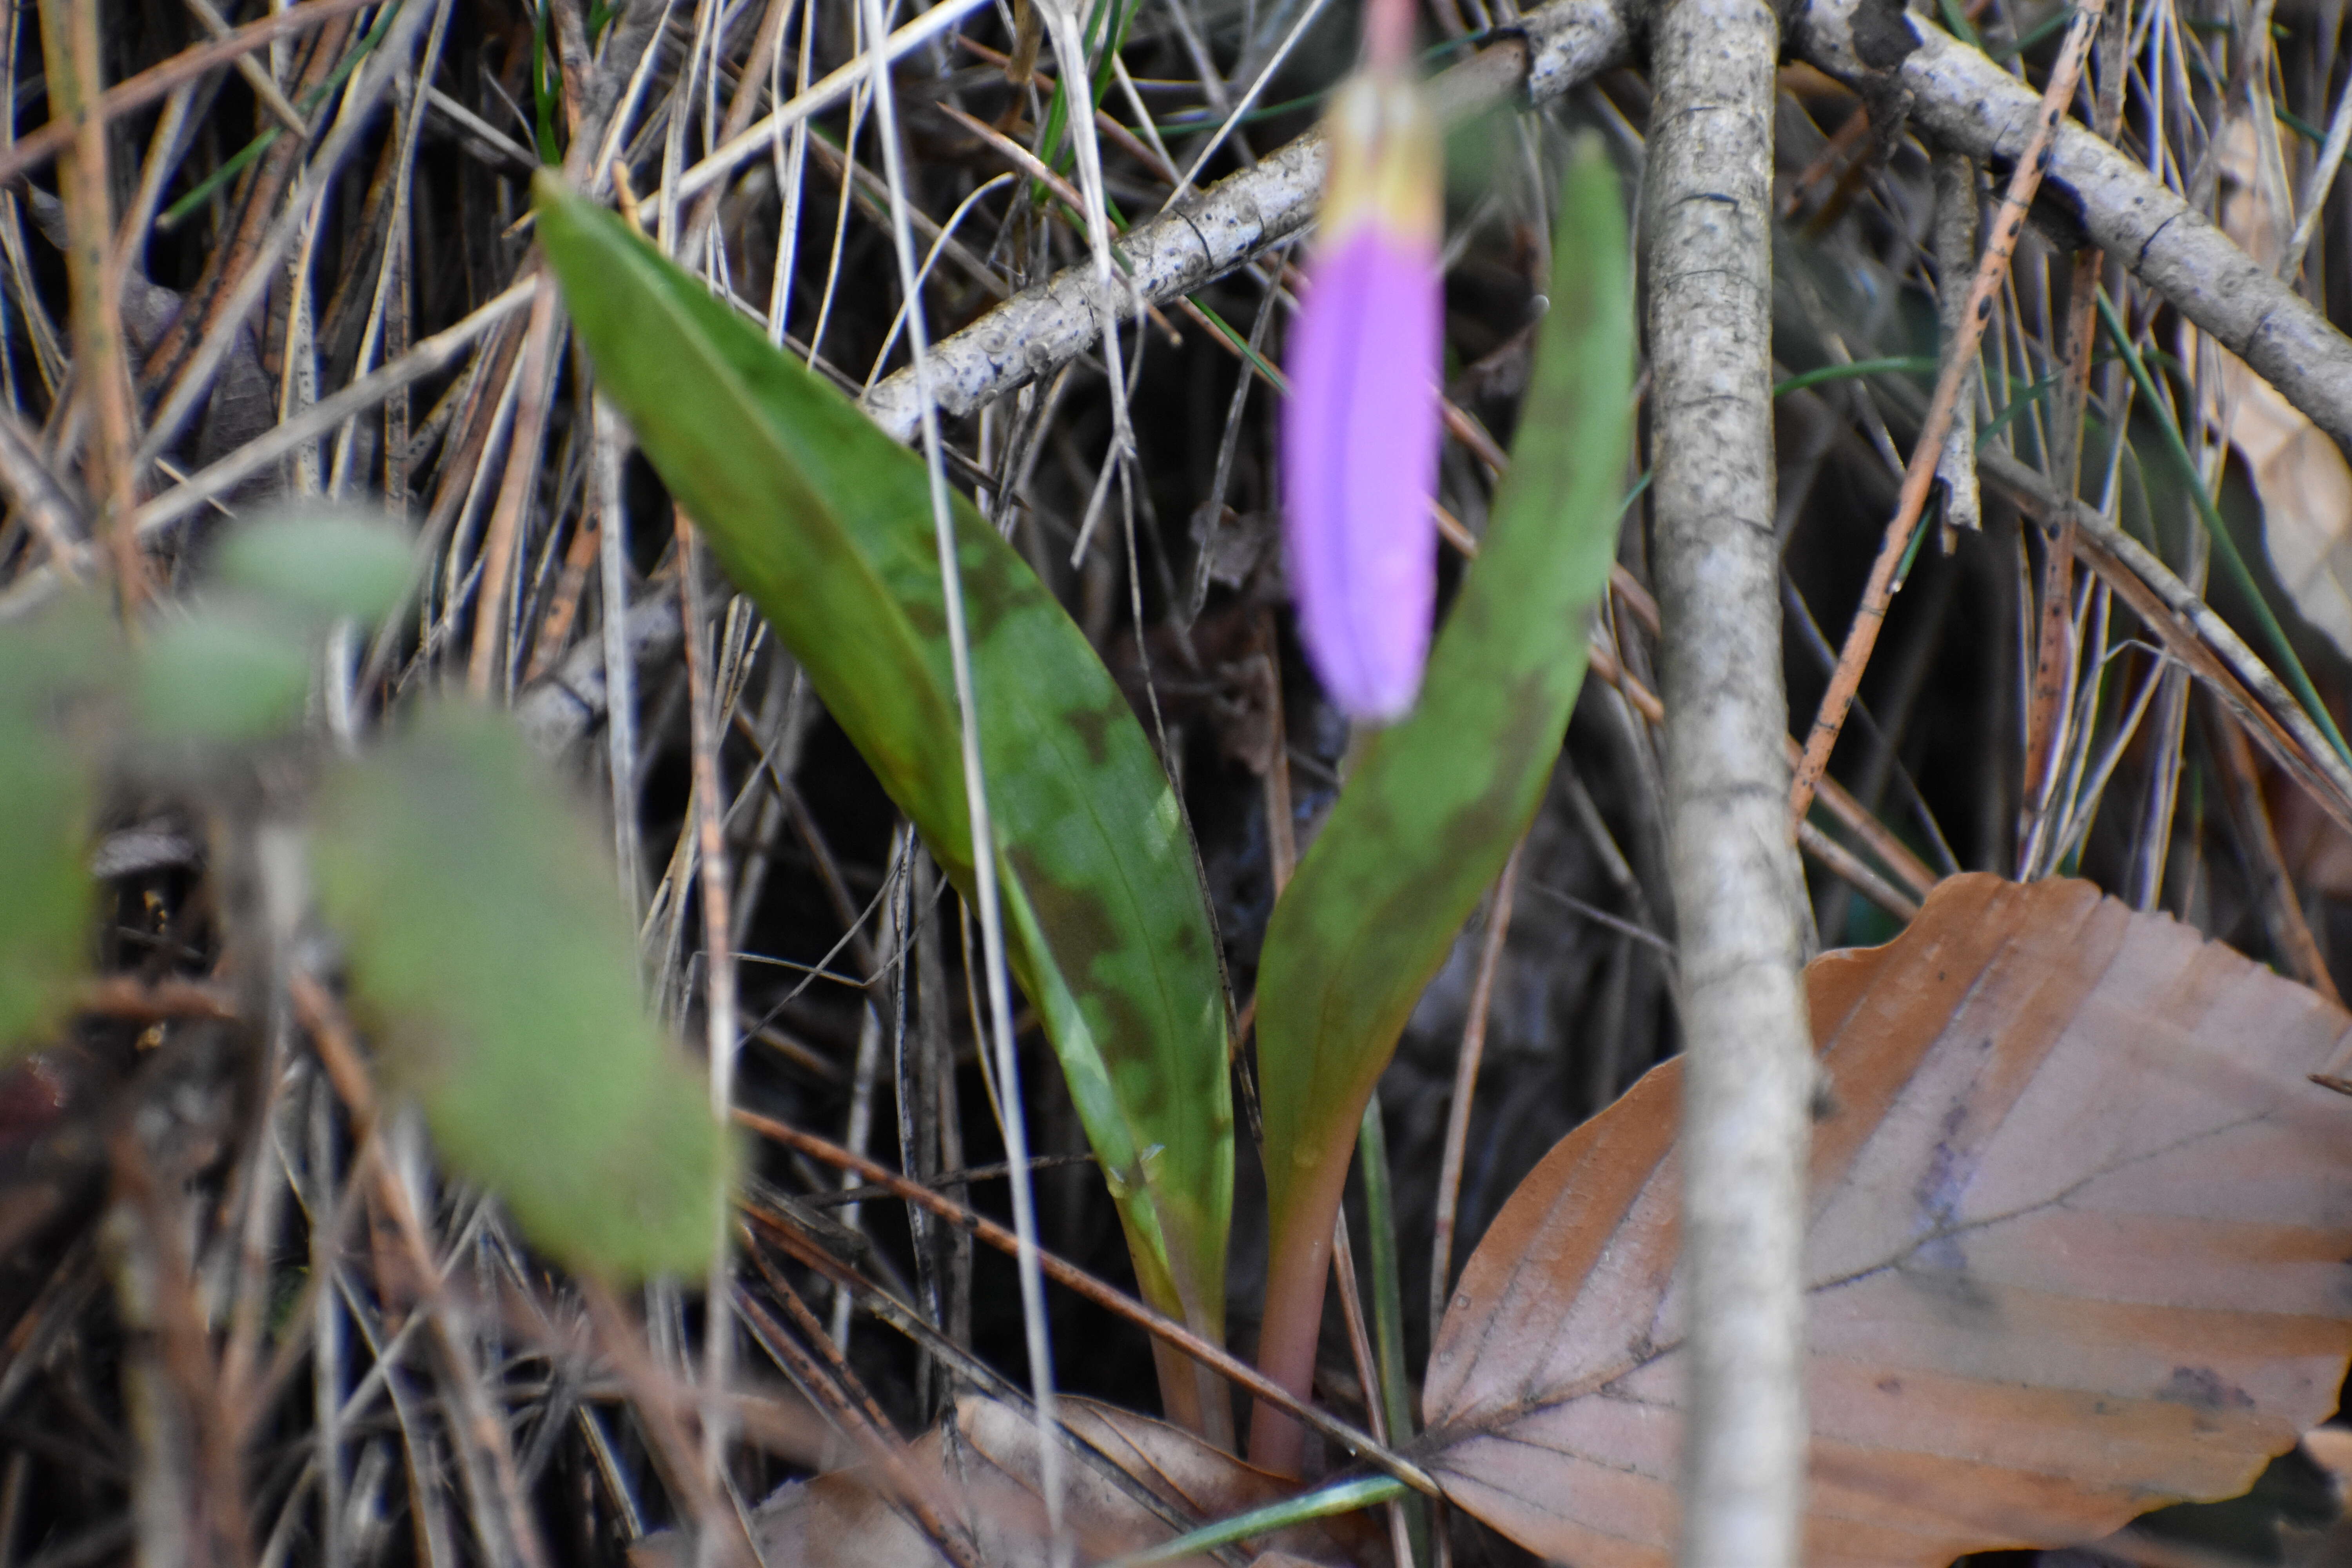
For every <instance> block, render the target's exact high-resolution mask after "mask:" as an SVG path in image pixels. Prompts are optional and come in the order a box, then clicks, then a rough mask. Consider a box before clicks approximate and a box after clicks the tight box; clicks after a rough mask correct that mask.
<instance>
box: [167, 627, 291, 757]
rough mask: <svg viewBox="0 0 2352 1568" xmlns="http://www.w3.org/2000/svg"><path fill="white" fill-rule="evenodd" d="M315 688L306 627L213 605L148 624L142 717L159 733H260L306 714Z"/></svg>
mask: <svg viewBox="0 0 2352 1568" xmlns="http://www.w3.org/2000/svg"><path fill="white" fill-rule="evenodd" d="M309 693H310V650H309V648H308V647H306V646H305V643H304V640H303V638H302V636H301V634H300V633H299V632H297V631H296V630H295V629H294V628H292V627H290V626H285V625H282V624H280V623H279V622H278V621H276V620H274V619H271V618H268V617H267V616H257V615H253V614H249V613H247V611H246V610H244V609H241V608H235V607H230V606H226V605H207V606H205V607H202V608H199V609H197V610H196V611H195V612H194V613H193V614H190V615H187V616H174V617H173V618H171V619H168V620H165V621H163V622H161V623H160V624H158V625H156V626H152V627H151V628H150V629H149V630H148V633H147V637H146V640H145V641H144V642H143V643H142V644H141V645H140V648H139V659H138V696H139V717H140V721H141V724H142V727H143V728H144V729H145V730H146V731H147V732H148V733H149V734H151V735H154V736H158V737H161V738H163V739H167V740H184V741H257V740H261V739H264V738H266V737H268V736H270V735H275V734H279V733H282V732H283V731H288V730H291V729H292V728H294V727H295V726H296V725H297V724H299V722H300V721H301V718H302V701H303V699H304V698H305V697H306V696H308V695H309Z"/></svg>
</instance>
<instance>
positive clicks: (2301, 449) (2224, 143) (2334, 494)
mask: <svg viewBox="0 0 2352 1568" xmlns="http://www.w3.org/2000/svg"><path fill="white" fill-rule="evenodd" d="M2269 119H2270V117H2269V116H2268V115H2267V114H2265V115H2264V116H2263V121H2265V125H2264V128H2263V132H2262V133H2261V134H2260V135H2258V134H2257V132H2256V130H2255V116H2254V115H2253V114H2252V113H2251V112H2248V111H2245V110H2241V111H2239V112H2237V113H2235V114H2233V115H2231V118H2230V119H2229V120H2228V121H2226V122H2225V123H2224V124H2223V126H2222V129H2221V134H2220V135H2218V136H2216V137H2215V138H2214V153H2215V156H2216V159H2217V161H2218V163H2219V164H2220V167H2221V177H2222V180H2223V182H2224V184H2223V194H2222V197H2221V228H2222V231H2223V232H2224V233H2226V234H2227V235H2229V237H2231V239H2233V240H2236V241H2237V242H2238V245H2239V247H2241V248H2242V249H2243V250H2244V251H2245V252H2246V254H2247V255H2249V256H2252V257H2253V258H2255V259H2256V260H2257V261H2260V262H2262V263H2263V265H2264V266H2265V267H2273V268H2275V267H2276V266H2277V264H2278V261H2279V258H2280V256H2281V255H2282V254H2283V252H2284V248H2285V240H2286V234H2287V230H2288V228H2289V227H2290V226H2291V224H2289V223H2288V222H2286V221H2284V217H2285V215H2284V211H2283V207H2282V193H2281V183H2280V180H2279V178H2278V177H2277V175H2276V174H2273V173H2272V172H2271V170H2270V169H2269V168H2268V167H2267V163H2274V162H2275V160H2276V146H2277V128H2276V126H2275V125H2274V124H2269V123H2268V121H2269ZM2265 136H2266V137H2267V138H2268V142H2267V144H2266V143H2265V142H2264V140H2263V137H2265ZM2212 352H2213V353H2214V355H2215V357H2216V359H2218V361H2219V362H2220V363H2221V397H2220V406H2221V409H2222V410H2225V411H2226V415H2225V416H2226V418H2227V419H2228V421H2229V426H2228V430H2229V441H2230V445H2231V446H2232V447H2236V448H2237V449H2238V456H2239V458H2241V459H2242V460H2243V461H2244V463H2245V465H2246V473H2247V477H2248V478H2249V479H2252V481H2253V486H2254V495H2255V497H2256V499H2257V500H2260V501H2261V502H2262V508H2263V547H2264V549H2265V550H2266V551H2267V552H2269V555H2270V562H2271V572H2272V574H2273V575H2274V576H2275V577H2277V579H2278V582H2279V585H2280V586H2281V587H2283V588H2284V589H2285V590H2286V593H2287V596H2288V597H2289V598H2291V599H2292V600H2294V607H2295V608H2296V610H2298V611H2299V612H2301V614H2302V616H2303V618H2304V619H2305V620H2306V621H2309V622H2310V623H2311V624H2312V625H2313V626H2315V627H2317V628H2318V629H2319V630H2320V631H2323V632H2325V633H2326V634H2327V637H2328V639H2329V640H2330V641H2332V642H2333V643H2335V645H2336V648H2337V649H2338V650H2339V651H2340V652H2342V653H2344V654H2345V655H2346V656H2347V658H2352V467H2347V465H2346V463H2345V460H2344V452H2343V449H2342V448H2341V447H2337V446H2336V443H2335V441H2334V440H2333V439H2332V438H2330V437H2328V435H2327V434H2326V432H2325V431H2323V430H2322V429H2320V428H2319V426H2316V425H2314V424H2313V423H2312V422H2311V420H2310V419H2309V418H2308V417H2307V416H2305V414H2304V413H2303V411H2302V410H2301V409H2299V408H2297V407H2295V405H2293V404H2292V403H2289V402H2288V401H2287V400H2286V399H2285V398H2284V397H2282V396H2280V395H2279V394H2278V392H2277V390H2276V389H2275V388H2273V386H2272V385H2271V384H2270V383H2269V382H2267V381H2264V380H2263V378H2262V377H2261V376H2258V375H2256V374H2254V373H2253V372H2252V371H2251V370H2249V369H2247V368H2246V363H2245V362H2244V361H2243V360H2242V359H2240V358H2238V357H2237V356H2236V355H2235V354H2232V353H2230V352H2229V351H2228V350H2227V349H2224V348H2221V346H2220V345H2219V344H2216V345H2214V346H2213V351H2212Z"/></svg>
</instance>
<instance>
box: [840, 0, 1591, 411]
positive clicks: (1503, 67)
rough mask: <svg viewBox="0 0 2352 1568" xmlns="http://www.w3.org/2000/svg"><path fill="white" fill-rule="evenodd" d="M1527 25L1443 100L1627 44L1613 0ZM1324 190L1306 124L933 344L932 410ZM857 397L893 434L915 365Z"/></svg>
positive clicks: (1579, 67)
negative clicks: (1097, 257) (1102, 260)
mask: <svg viewBox="0 0 2352 1568" xmlns="http://www.w3.org/2000/svg"><path fill="white" fill-rule="evenodd" d="M1522 34H1523V36H1515V37H1506V38H1504V39H1502V40H1500V41H1498V42H1496V43H1494V44H1491V45H1489V46H1488V47H1486V48H1485V49H1483V50H1481V51H1479V53H1478V54H1476V55H1475V56H1473V57H1472V58H1470V59H1468V60H1465V61H1464V62H1463V63H1462V64H1461V65H1459V66H1456V67H1454V69H1452V70H1450V71H1448V72H1446V73H1445V74H1444V76H1442V77H1439V78H1438V79H1436V80H1435V81H1433V82H1432V83H1431V84H1430V88H1431V92H1432V94H1433V97H1434V98H1435V100H1436V102H1437V105H1438V107H1439V110H1440V111H1441V112H1442V113H1446V114H1449V115H1452V116H1461V115H1465V114H1468V113H1471V112H1473V111H1475V110H1478V109H1483V108H1486V107H1488V106H1490V105H1492V104H1495V103H1497V102H1500V101H1502V100H1504V99H1505V98H1507V97H1509V96H1512V95H1514V94H1517V93H1524V94H1526V95H1527V96H1528V98H1530V99H1532V100H1536V101H1538V102H1541V101H1548V100H1551V99H1554V98H1558V97H1559V96H1560V95H1561V94H1563V93H1565V92H1567V91H1568V90H1569V89H1570V88H1572V87H1574V86H1576V85H1577V84H1578V83H1579V82H1581V81H1584V80H1586V79H1589V78H1590V77H1591V76H1592V75H1593V73H1595V72H1596V71H1600V70H1604V69H1606V68H1609V67H1611V66H1613V65H1620V64H1622V63H1623V62H1624V60H1625V59H1626V58H1627V47H1628V45H1627V37H1628V34H1627V29H1626V25H1625V21H1624V18H1623V17H1622V16H1621V15H1620V13H1619V11H1618V9H1617V7H1616V6H1615V5H1612V4H1610V3H1609V0H1554V4H1552V5H1546V6H1543V7H1541V8H1540V9H1538V10H1536V11H1533V12H1530V13H1529V14H1528V16H1527V18H1526V20H1525V22H1524V23H1523V24H1522ZM1322 190H1323V138H1322V134H1321V132H1308V133H1307V135H1304V136H1301V137H1300V138H1298V139H1297V141H1295V142H1290V143H1289V144H1288V145H1286V146H1285V147H1282V148H1281V149H1279V150H1277V151H1276V152H1275V153H1271V154H1269V155H1268V156H1266V157H1265V158H1263V159H1261V160H1260V161H1259V163H1258V164H1257V166H1256V167H1255V168H1253V169H1250V170H1247V171H1245V172H1244V173H1242V174H1234V175H1233V176H1232V177H1230V178H1228V179H1226V180H1223V181H1222V182H1220V183H1219V184H1215V185H1213V186H1211V187H1210V188H1209V189H1208V190H1206V191H1204V192H1202V193H1201V194H1200V195H1198V196H1196V197H1194V198H1192V200H1189V201H1186V202H1182V203H1180V204H1178V205H1176V206H1175V207H1173V208H1171V210H1169V211H1167V212H1164V213H1162V214H1160V216H1157V217H1154V218H1151V219H1149V220H1148V221H1146V222H1143V223H1139V224H1138V225H1136V226H1134V227H1133V228H1131V229H1129V230H1128V231H1127V233H1125V234H1124V235H1121V236H1120V237H1119V240H1118V251H1119V256H1120V258H1121V259H1122V261H1123V262H1124V264H1125V266H1126V268H1127V271H1126V273H1125V274H1124V276H1122V277H1121V278H1118V279H1114V280H1113V281H1112V282H1110V283H1109V284H1108V285H1106V284H1105V283H1103V282H1102V281H1100V280H1099V279H1097V276H1096V274H1095V271H1094V268H1092V267H1091V266H1089V265H1080V266H1076V267H1072V268H1068V269H1067V270H1066V271H1064V272H1062V273H1060V274H1058V275H1057V276H1055V277H1054V278H1052V279H1048V280H1047V281H1045V282H1044V283H1041V284H1039V285H1037V286H1036V287H1034V288H1032V289H1024V290H1023V291H1022V292H1021V293H1019V294H1016V295H1014V296H1013V298H1012V299H1010V300H1005V301H1004V302H1003V304H1001V305H999V306H997V307H996V308H995V309H994V310H990V311H989V312H988V313H987V314H986V315H983V316H982V317H981V318H980V320H978V321H974V322H972V323H971V325H970V326H968V327H966V328H964V329H963V330H962V331H960V332H957V333H955V334H954V335H953V336H951V337H948V338H944V339H941V340H940V342H938V343H936V344H934V345H932V348H931V353H930V378H931V386H932V390H933V394H934V395H935V396H936V397H937V398H938V400H939V406H940V411H941V412H943V413H945V414H948V415H950V416H961V415H964V414H969V413H971V411H972V410H973V409H975V408H977V407H979V406H980V405H982V404H983V403H986V402H988V401H990V400H991V399H992V398H996V397H1001V396H1003V395H1004V394H1005V393H1008V392H1011V391H1013V390H1014V389H1016V388H1018V387H1021V386H1024V385H1025V384H1028V383H1029V382H1031V381H1033V380H1034V379H1036V378H1037V377H1038V376H1040V375H1044V374H1051V373H1052V372H1053V371H1055V370H1056V369H1058V368H1060V367H1061V366H1062V365H1065V364H1067V363H1069V362H1070V361H1072V360H1074V359H1076V358H1077V357H1078V355H1080V354H1082V353H1085V352H1086V351H1087V349H1088V348H1089V347H1091V346H1092V345H1093V343H1094V342H1095V340H1096V338H1097V336H1098V335H1099V333H1100V331H1101V325H1102V322H1103V321H1105V320H1108V319H1120V318H1126V319H1132V318H1133V317H1134V316H1135V315H1136V314H1137V313H1138V310H1139V305H1138V301H1141V302H1142V303H1145V304H1151V305H1163V304H1166V303H1168V302H1169V301H1170V300H1177V299H1181V298H1182V297H1183V296H1184V295H1186V294H1189V293H1191V292H1192V290H1194V289H1198V288H1200V287H1201V286H1202V285H1203V284H1205V283H1210V282H1213V281H1214V280H1215V279H1219V278H1222V277H1223V276H1224V275H1225V274H1226V273H1228V272H1231V271H1233V270H1234V268H1238V267H1243V266H1245V265H1247V264H1248V262H1249V261H1250V259H1251V258H1254V257H1255V256H1257V255H1258V254H1259V253H1261V252H1263V251H1265V250H1266V249H1267V248H1269V247H1272V246H1275V245H1276V244H1279V243H1280V242H1281V241H1283V240H1285V239H1287V238H1289V237H1291V236H1292V235H1294V234H1296V233H1297V232H1298V230H1299V229H1300V228H1302V227H1304V226H1306V224H1307V220H1308V219H1310V218H1311V217H1313V216H1314V214H1315V203H1316V200H1317V198H1318V196H1319V195H1321V194H1322ZM1130 286H1131V288H1132V290H1133V291H1132V293H1131V294H1130V292H1129V289H1130ZM866 411H867V412H868V413H870V414H872V415H873V416H874V418H875V420H876V421H877V423H879V424H880V425H881V426H882V427H883V428H884V429H886V430H887V431H889V432H890V433H891V434H892V435H893V436H896V437H898V439H900V440H902V441H904V440H908V439H911V438H912V437H913V436H914V433H915V428H916V425H917V421H918V418H919V404H918V402H917V399H916V395H915V382H914V377H913V375H912V374H910V373H908V372H906V371H901V372H899V373H898V374H896V375H892V376H889V377H887V379H885V380H884V381H882V382H881V383H880V384H877V386H876V387H875V388H874V390H873V392H872V393H870V394H868V395H867V396H866Z"/></svg>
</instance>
